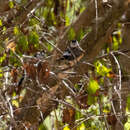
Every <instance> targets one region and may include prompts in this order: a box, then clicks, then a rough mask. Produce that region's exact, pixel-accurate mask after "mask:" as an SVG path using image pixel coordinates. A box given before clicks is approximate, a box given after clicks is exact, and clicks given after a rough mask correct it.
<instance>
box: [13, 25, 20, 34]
mask: <svg viewBox="0 0 130 130" xmlns="http://www.w3.org/2000/svg"><path fill="white" fill-rule="evenodd" d="M14 34H15V35H18V34H19V29H18V27H17V26H16V27H14Z"/></svg>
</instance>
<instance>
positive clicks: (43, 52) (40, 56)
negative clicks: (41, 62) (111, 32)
mask: <svg viewBox="0 0 130 130" xmlns="http://www.w3.org/2000/svg"><path fill="white" fill-rule="evenodd" d="M34 57H35V58H38V59H43V58H45V51H44V50H43V51H39V52H36V54H34Z"/></svg>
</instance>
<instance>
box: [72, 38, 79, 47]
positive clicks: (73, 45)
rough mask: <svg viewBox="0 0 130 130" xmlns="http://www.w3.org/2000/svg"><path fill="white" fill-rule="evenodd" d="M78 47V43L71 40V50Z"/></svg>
mask: <svg viewBox="0 0 130 130" xmlns="http://www.w3.org/2000/svg"><path fill="white" fill-rule="evenodd" d="M78 46H79V43H78V41H77V40H72V41H71V43H70V47H72V48H75V47H78Z"/></svg>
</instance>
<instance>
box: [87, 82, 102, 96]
mask: <svg viewBox="0 0 130 130" xmlns="http://www.w3.org/2000/svg"><path fill="white" fill-rule="evenodd" d="M99 88H100V86H99V84H98V82H97V81H96V80H90V81H89V85H88V87H87V91H88V93H89V94H95V93H96V91H97V90H98V89H99Z"/></svg>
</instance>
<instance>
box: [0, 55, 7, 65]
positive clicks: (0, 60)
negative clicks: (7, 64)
mask: <svg viewBox="0 0 130 130" xmlns="http://www.w3.org/2000/svg"><path fill="white" fill-rule="evenodd" d="M5 58H6V54H5V53H4V55H3V56H2V57H0V63H2V62H3V61H4V60H5Z"/></svg>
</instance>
